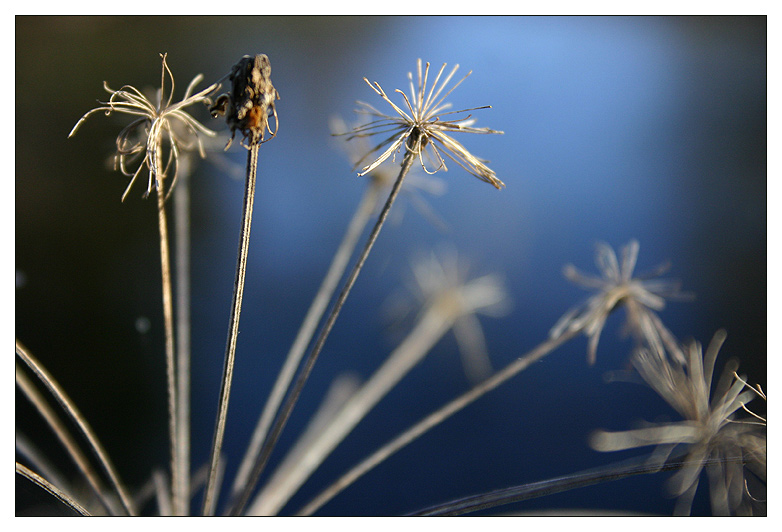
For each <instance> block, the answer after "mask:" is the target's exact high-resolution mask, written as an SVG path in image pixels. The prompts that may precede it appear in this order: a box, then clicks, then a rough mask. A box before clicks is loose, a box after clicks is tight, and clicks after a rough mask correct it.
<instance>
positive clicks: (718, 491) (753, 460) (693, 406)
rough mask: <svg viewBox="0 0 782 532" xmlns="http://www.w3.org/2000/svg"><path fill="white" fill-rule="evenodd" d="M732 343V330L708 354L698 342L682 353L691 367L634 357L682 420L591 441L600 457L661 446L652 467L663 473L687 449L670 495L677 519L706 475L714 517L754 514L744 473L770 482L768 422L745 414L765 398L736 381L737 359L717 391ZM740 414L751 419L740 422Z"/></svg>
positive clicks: (648, 353) (648, 354)
mask: <svg viewBox="0 0 782 532" xmlns="http://www.w3.org/2000/svg"><path fill="white" fill-rule="evenodd" d="M725 337H726V335H725V331H717V333H716V334H715V335H714V338H713V339H712V341H711V343H710V344H709V347H708V348H707V349H706V353H705V354H704V353H703V351H702V349H701V346H700V344H698V343H697V342H691V343H689V344H688V345H686V346H683V347H681V348H680V352H681V353H684V360H679V358H678V356H671V355H670V354H669V353H666V352H664V351H663V352H659V351H657V352H655V351H652V350H648V349H641V350H639V351H638V352H637V353H636V355H635V357H634V358H633V365H634V366H635V368H636V370H637V371H638V373H639V374H640V375H641V377H642V378H643V379H644V381H646V383H647V384H648V385H649V386H650V387H652V388H653V389H654V391H655V392H657V394H659V396H660V397H661V398H663V399H664V400H665V401H666V402H667V403H668V404H669V405H670V406H671V407H672V408H673V409H674V410H676V411H677V412H678V413H679V414H680V415H681V416H682V421H674V422H670V423H654V424H645V425H644V426H643V427H642V428H638V429H634V430H628V431H621V432H607V431H597V432H595V433H594V434H593V435H592V437H591V445H592V447H593V448H594V449H595V450H598V451H619V450H624V449H630V448H635V447H643V446H651V445H656V446H657V447H656V449H655V451H654V452H653V454H652V456H651V457H650V458H649V461H650V463H651V464H653V465H660V466H662V465H663V464H664V463H665V462H666V461H667V460H668V458H669V457H670V456H672V453H673V452H674V451H675V450H676V448H677V447H679V446H682V447H686V450H687V455H686V465H685V466H684V467H683V468H682V469H681V470H679V471H678V472H677V473H676V474H675V475H674V476H673V477H671V479H670V481H669V483H668V487H669V488H670V490H671V494H672V495H673V496H675V497H678V498H679V501H678V503H677V509H676V511H677V513H682V514H688V513H689V511H690V506H691V504H692V497H693V496H694V494H695V490H696V489H697V487H698V482H699V478H700V474H701V472H702V471H703V470H704V468H705V469H706V472H707V473H708V476H709V481H710V495H711V505H712V511H713V512H714V514H715V515H727V514H730V513H751V506H752V505H751V502H752V501H751V497H750V496H749V494H748V493H747V491H746V486H745V474H744V469H745V467H746V468H750V469H751V470H752V471H753V473H754V474H755V475H756V476H758V477H759V478H762V479H764V480H765V476H766V433H765V429H766V422H765V420H764V419H763V418H762V417H760V416H758V415H756V414H754V413H752V412H751V411H749V410H748V409H747V407H746V405H747V404H748V403H749V402H750V401H752V400H753V399H755V398H756V397H761V398H765V395H764V394H762V392H759V391H758V390H756V389H755V388H752V387H751V386H748V385H747V383H746V381H745V380H744V379H742V378H740V377H739V376H738V375H737V374H736V372H735V369H736V368H737V367H738V362H736V361H735V360H732V361H728V363H727V364H726V365H725V368H724V370H723V373H722V377H721V378H720V379H718V380H717V383H716V385H715V386H714V387H713V388H712V381H713V374H714V369H715V365H716V359H717V355H718V353H719V350H720V347H722V344H723V342H724V341H725ZM739 410H745V411H746V412H748V413H749V414H750V415H751V417H747V416H745V417H743V418H736V413H737V412H738V411H739Z"/></svg>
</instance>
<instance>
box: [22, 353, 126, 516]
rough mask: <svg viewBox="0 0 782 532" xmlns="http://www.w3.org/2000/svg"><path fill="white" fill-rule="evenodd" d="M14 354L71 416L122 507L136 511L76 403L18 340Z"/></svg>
mask: <svg viewBox="0 0 782 532" xmlns="http://www.w3.org/2000/svg"><path fill="white" fill-rule="evenodd" d="M16 354H17V356H19V358H21V359H22V361H23V362H24V363H25V364H26V365H27V367H29V368H30V369H31V370H32V371H33V372H34V373H35V375H36V376H37V377H38V379H39V380H40V381H41V382H42V383H43V384H44V385H45V386H46V388H47V389H48V390H49V391H50V392H51V394H52V395H53V396H54V398H55V399H56V400H57V402H58V403H59V404H60V406H61V407H62V409H63V410H64V411H65V412H66V413H67V414H68V415H69V416H70V417H71V419H73V421H74V422H75V423H76V426H78V427H79V430H81V433H82V434H83V435H84V437H85V438H86V439H87V442H88V443H89V444H90V447H91V448H92V451H93V453H94V454H95V456H96V457H97V458H98V463H100V465H101V467H102V468H103V471H104V472H105V473H106V475H107V476H108V477H109V480H110V481H111V484H112V485H113V486H114V489H115V490H116V492H117V495H119V498H120V501H121V503H122V506H123V508H124V509H125V511H126V512H127V514H128V515H135V514H136V511H135V509H134V506H133V502H132V500H131V498H130V496H129V495H128V493H127V491H126V490H125V488H124V486H123V484H122V482H121V481H120V480H119V476H118V475H117V472H116V471H115V470H114V466H113V465H112V464H111V462H110V461H109V457H108V454H107V453H106V451H105V449H104V448H103V446H102V445H101V444H100V442H99V441H98V438H97V437H96V436H95V433H94V432H93V431H92V428H91V427H90V426H89V424H88V423H87V420H86V419H84V416H82V414H81V412H79V410H78V409H77V408H76V405H74V404H73V401H71V399H70V398H69V397H68V396H67V395H66V394H65V392H64V391H63V390H62V388H60V385H59V384H57V381H55V380H54V378H53V377H52V376H51V375H49V372H48V371H46V370H45V369H44V368H43V366H41V365H40V363H39V362H38V361H37V360H36V359H35V357H33V355H32V354H31V353H30V352H28V351H27V349H25V347H24V346H23V345H22V344H21V343H20V342H19V340H17V341H16Z"/></svg>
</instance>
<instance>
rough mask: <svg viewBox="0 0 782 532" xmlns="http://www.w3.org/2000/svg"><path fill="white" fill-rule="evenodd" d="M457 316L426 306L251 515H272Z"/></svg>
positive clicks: (268, 488) (265, 492) (263, 495)
mask: <svg viewBox="0 0 782 532" xmlns="http://www.w3.org/2000/svg"><path fill="white" fill-rule="evenodd" d="M456 317H457V315H456V314H455V313H450V312H443V311H442V309H441V308H438V306H437V305H434V306H430V307H429V308H428V309H427V311H426V312H425V313H424V314H423V315H422V316H421V318H420V319H419V320H418V323H417V324H416V326H415V327H414V328H413V330H412V331H411V332H410V334H409V335H408V336H407V337H406V338H405V339H404V340H403V341H402V342H401V343H400V344H399V346H398V347H397V348H396V349H394V351H393V352H392V353H391V355H390V356H389V357H388V358H387V359H386V361H385V362H384V363H383V364H382V365H381V366H380V368H378V370H377V371H375V373H374V374H373V375H372V377H371V378H370V379H369V380H368V381H367V382H366V383H365V384H364V385H363V386H362V387H361V388H360V389H359V390H358V391H357V392H356V393H355V394H353V395H352V396H351V398H350V399H349V400H348V401H347V403H346V404H345V405H344V406H343V407H342V408H341V409H340V411H339V413H338V414H337V415H336V416H335V417H334V418H333V419H332V420H331V421H330V422H329V424H328V426H326V427H324V428H323V429H322V430H321V431H320V433H319V435H318V437H317V439H316V440H315V441H314V442H313V443H312V445H311V446H310V447H309V449H308V452H307V457H306V460H299V461H298V463H297V467H295V468H293V469H291V470H290V471H287V472H285V475H284V476H281V477H278V476H277V475H274V476H273V477H272V480H270V481H269V483H268V484H266V486H265V487H264V489H263V490H262V491H261V492H260V493H259V494H258V496H257V497H256V498H255V502H254V503H253V505H252V506H251V507H250V511H249V512H248V513H250V514H251V515H276V514H277V512H279V510H280V509H281V508H282V507H283V506H284V505H285V503H286V502H288V500H289V499H290V497H291V495H293V493H295V491H296V490H297V489H298V488H299V487H300V486H301V485H302V484H303V483H304V481H306V480H307V478H309V476H310V475H311V474H312V472H313V471H315V469H316V468H317V467H318V466H319V465H320V464H321V463H322V462H323V460H325V459H326V457H327V456H328V455H329V453H331V451H333V450H334V448H335V447H336V446H337V445H339V443H340V442H341V441H342V440H344V439H345V437H346V436H347V435H348V434H349V433H350V431H351V430H353V428H354V427H355V426H356V425H357V424H358V423H359V421H361V419H362V418H364V417H365V416H366V415H367V413H368V412H369V411H370V410H371V409H372V408H373V407H374V406H375V405H376V404H377V403H378V401H380V400H381V399H382V398H383V397H384V396H385V395H386V394H388V392H389V390H391V389H392V388H393V387H394V386H396V384H397V383H398V382H399V381H400V380H401V379H402V377H404V376H405V375H406V374H407V373H408V372H409V371H410V370H411V369H412V368H413V367H414V366H415V365H416V364H417V363H418V362H420V361H421V359H423V358H424V356H426V353H428V352H429V350H430V349H431V348H432V346H433V345H434V344H435V343H437V341H438V340H440V339H441V338H442V337H443V335H444V334H445V333H446V332H447V331H448V330H449V329H450V328H451V327H452V326H453V322H454V320H455V318H456Z"/></svg>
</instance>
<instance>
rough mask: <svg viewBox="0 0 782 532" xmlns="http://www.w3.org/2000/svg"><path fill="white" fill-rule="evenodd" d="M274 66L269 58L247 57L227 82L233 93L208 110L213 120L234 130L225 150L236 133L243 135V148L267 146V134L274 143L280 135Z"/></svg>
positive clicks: (234, 67) (224, 96) (220, 99)
mask: <svg viewBox="0 0 782 532" xmlns="http://www.w3.org/2000/svg"><path fill="white" fill-rule="evenodd" d="M271 75H272V66H271V63H269V58H268V57H267V56H266V54H258V55H256V56H254V57H253V56H249V55H245V56H244V57H242V59H241V60H239V62H238V63H236V64H235V65H234V66H233V68H232V69H231V73H230V74H229V76H228V79H229V80H230V81H231V92H228V93H225V94H222V95H220V97H218V98H217V100H216V101H215V104H214V105H213V106H212V107H211V108H210V109H209V111H210V112H211V113H212V116H213V117H217V116H223V115H225V117H226V122H227V123H228V126H229V127H230V128H231V138H230V139H229V141H228V144H227V145H226V146H225V149H228V147H229V146H230V145H231V142H232V141H233V138H234V135H235V134H236V130H237V129H238V130H239V131H241V132H242V134H243V135H244V139H243V140H242V146H245V147H246V148H249V147H250V146H252V145H253V144H260V143H262V142H265V140H264V136H265V134H266V131H268V132H269V133H271V137H269V138H268V139H266V140H271V139H272V138H274V136H275V135H276V134H277V129H278V127H279V119H278V118H277V110H276V109H275V107H274V100H279V99H280V94H279V93H278V92H277V89H275V88H274V86H273V85H272V80H271ZM271 115H274V122H275V124H274V131H272V130H271V128H270V127H269V116H271Z"/></svg>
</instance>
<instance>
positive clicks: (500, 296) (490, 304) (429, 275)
mask: <svg viewBox="0 0 782 532" xmlns="http://www.w3.org/2000/svg"><path fill="white" fill-rule="evenodd" d="M411 268H412V273H413V278H412V282H409V283H408V293H410V294H412V296H413V297H414V298H415V300H414V301H412V302H411V301H410V300H409V299H407V300H402V301H399V300H397V301H396V302H395V303H396V306H395V309H394V310H395V313H396V314H397V315H402V316H403V315H407V314H410V313H411V312H413V311H415V310H417V311H418V313H419V316H420V315H421V314H423V313H424V312H431V311H434V312H437V313H439V314H441V315H443V316H447V318H448V319H449V320H451V321H453V332H454V335H455V336H456V340H457V345H458V346H459V352H460V354H461V357H462V365H463V367H464V370H465V374H466V375H467V377H468V378H469V379H470V380H471V381H472V382H479V381H481V380H482V379H484V378H486V377H487V376H489V374H491V372H492V371H493V370H492V366H491V363H490V361H489V355H488V349H487V347H486V340H485V338H484V334H483V329H482V327H481V324H480V321H479V320H478V318H477V315H478V314H483V315H488V316H503V315H505V314H507V312H508V311H509V309H510V306H511V302H510V298H509V297H508V293H507V290H506V288H505V284H504V282H503V280H502V278H501V277H500V276H499V275H497V274H488V275H483V276H481V277H476V278H473V279H469V275H468V274H469V266H468V264H467V263H466V262H465V261H464V260H462V259H460V257H459V256H458V255H457V253H456V251H455V250H454V249H452V248H447V247H443V248H441V249H439V250H438V251H437V252H435V251H432V252H430V253H429V254H427V255H425V256H421V257H419V258H417V259H416V260H414V261H413V262H412V264H411Z"/></svg>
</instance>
